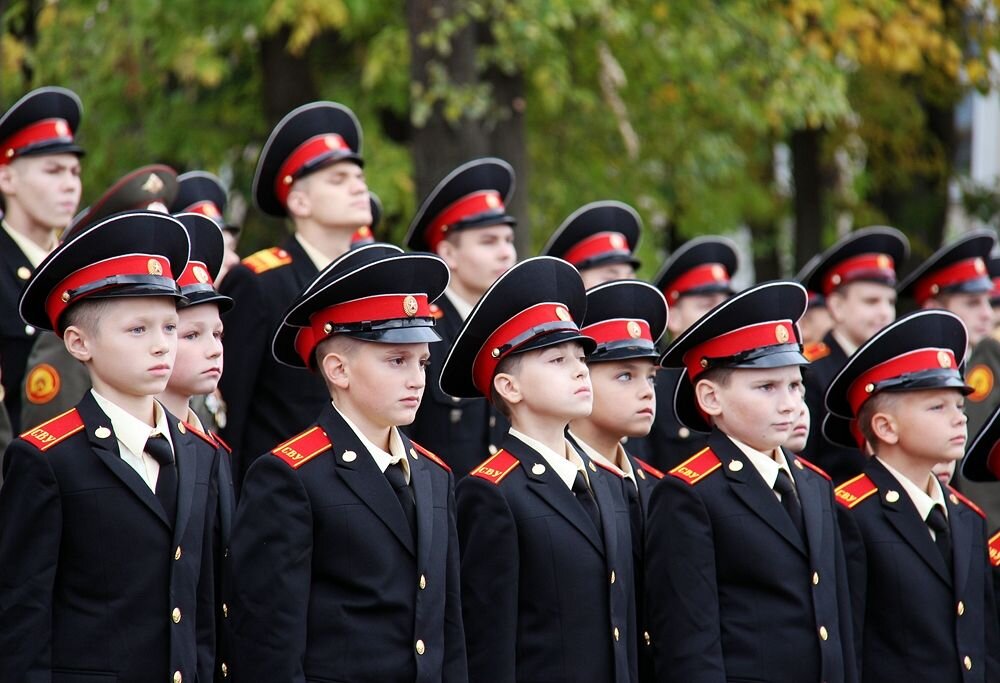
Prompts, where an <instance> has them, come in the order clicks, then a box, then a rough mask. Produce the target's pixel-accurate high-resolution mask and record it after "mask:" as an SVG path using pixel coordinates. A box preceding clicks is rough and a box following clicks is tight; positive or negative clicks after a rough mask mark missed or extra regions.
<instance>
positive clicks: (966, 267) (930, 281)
mask: <svg viewBox="0 0 1000 683" xmlns="http://www.w3.org/2000/svg"><path fill="white" fill-rule="evenodd" d="M984 277H989V275H987V271H986V264H985V263H984V262H983V259H981V258H979V257H978V256H975V257H973V258H967V259H964V260H962V261H958V262H957V263H953V264H951V265H950V266H947V267H945V268H941V269H940V270H936V271H934V272H933V273H929V274H928V275H927V276H925V277H924V278H922V279H921V280H920V281H919V282H917V286H916V287H915V288H914V292H913V296H914V298H915V299H916V300H917V303H918V304H920V305H921V306H923V304H924V302H925V301H927V300H928V299H931V298H933V297H935V296H937V294H938V292H940V291H941V290H942V289H944V288H946V287H953V286H955V285H960V284H962V283H963V282H968V281H970V280H978V279H980V278H984Z"/></svg>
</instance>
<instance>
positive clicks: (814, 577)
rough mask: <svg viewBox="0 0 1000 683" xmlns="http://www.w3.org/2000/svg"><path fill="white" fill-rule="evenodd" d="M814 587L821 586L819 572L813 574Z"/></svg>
mask: <svg viewBox="0 0 1000 683" xmlns="http://www.w3.org/2000/svg"><path fill="white" fill-rule="evenodd" d="M813 585H814V586H818V585H819V572H813Z"/></svg>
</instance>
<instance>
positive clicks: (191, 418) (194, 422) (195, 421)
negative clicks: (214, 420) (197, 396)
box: [184, 406, 208, 434]
mask: <svg viewBox="0 0 1000 683" xmlns="http://www.w3.org/2000/svg"><path fill="white" fill-rule="evenodd" d="M184 421H185V422H187V423H188V424H189V425H191V426H192V427H194V428H195V429H197V430H198V431H199V432H201V433H202V434H208V431H207V430H206V429H205V427H204V425H202V423H201V418H200V417H198V413H196V412H194V411H193V410H192V409H191V406H188V412H187V417H186V418H184Z"/></svg>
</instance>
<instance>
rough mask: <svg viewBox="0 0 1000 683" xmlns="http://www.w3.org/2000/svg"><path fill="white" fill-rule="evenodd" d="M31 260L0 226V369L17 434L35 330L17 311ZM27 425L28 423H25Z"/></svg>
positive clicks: (19, 426)
mask: <svg viewBox="0 0 1000 683" xmlns="http://www.w3.org/2000/svg"><path fill="white" fill-rule="evenodd" d="M34 270H35V269H34V267H33V266H32V265H31V261H29V260H28V257H27V256H25V255H24V252H23V251H21V248H20V247H19V246H17V242H15V241H14V240H13V239H11V236H10V235H8V234H7V231H6V230H3V229H2V228H0V372H2V378H3V387H4V399H3V402H4V405H5V406H7V413H8V415H10V422H11V425H12V427H13V429H14V433H15V434H17V433H18V432H19V431H20V430H21V382H22V381H23V380H24V368H25V366H26V365H27V364H28V354H29V353H31V345H32V344H34V343H35V336H36V334H37V332H36V331H35V328H34V327H32V326H31V325H25V324H24V321H23V320H21V314H20V313H18V308H17V305H18V302H19V301H20V299H21V292H22V291H23V290H24V285H25V283H26V282H27V281H28V278H29V277H31V273H32V272H33V271H34ZM28 426H30V425H28Z"/></svg>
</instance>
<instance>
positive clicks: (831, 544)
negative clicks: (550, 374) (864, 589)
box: [646, 431, 889, 683]
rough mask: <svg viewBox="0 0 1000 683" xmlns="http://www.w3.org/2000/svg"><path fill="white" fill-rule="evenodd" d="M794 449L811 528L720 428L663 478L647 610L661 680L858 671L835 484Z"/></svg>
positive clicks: (651, 528) (843, 676) (704, 682)
mask: <svg viewBox="0 0 1000 683" xmlns="http://www.w3.org/2000/svg"><path fill="white" fill-rule="evenodd" d="M785 458H786V460H787V461H788V463H789V465H790V470H791V473H792V478H793V480H794V483H795V487H796V491H797V493H798V496H799V499H800V500H801V503H802V511H803V516H804V521H805V530H806V534H805V536H806V537H805V538H803V537H802V536H801V535H800V534H799V533H798V531H797V530H796V528H795V526H794V525H793V523H792V520H791V518H790V517H789V516H788V514H787V513H786V512H785V510H784V509H783V508H782V506H781V503H780V502H779V501H778V499H777V497H776V496H775V495H774V491H773V490H772V489H770V488H769V487H768V486H767V484H766V483H765V482H764V480H763V479H762V478H761V477H760V476H759V475H758V473H757V471H756V469H755V468H754V466H753V464H752V463H751V462H750V460H749V459H748V458H747V457H746V455H744V453H743V452H742V451H741V450H740V449H739V448H738V447H737V446H736V445H735V444H734V443H733V442H732V441H730V440H729V438H728V437H727V436H725V435H724V434H723V433H721V432H719V431H714V432H712V434H711V436H710V437H709V440H708V449H707V450H705V451H703V452H701V453H700V454H698V455H696V456H694V457H693V458H691V459H690V460H689V461H687V462H685V463H684V464H682V465H680V466H678V467H677V468H675V469H674V470H672V471H671V472H669V473H668V474H667V476H665V477H664V478H663V479H662V480H661V481H660V483H659V484H658V485H657V486H656V488H655V489H654V490H653V495H652V497H651V499H650V501H649V515H648V519H647V526H646V617H647V619H648V623H649V628H650V633H651V636H652V640H653V656H654V661H655V667H656V680H657V681H677V682H678V683H709V682H712V683H724V682H726V681H769V682H772V683H805V682H806V681H827V682H828V683H833V682H835V681H856V680H857V678H856V673H855V658H854V650H853V641H852V632H851V619H850V612H849V607H850V596H849V595H848V588H847V577H846V568H845V563H844V554H843V546H842V543H841V539H840V534H839V531H838V529H837V524H836V517H835V513H834V510H833V486H832V485H831V483H830V481H829V480H828V479H827V478H826V477H825V476H824V475H822V474H821V473H819V472H817V471H816V470H815V469H814V468H813V467H811V466H809V465H808V464H804V463H803V461H802V460H801V459H800V458H796V457H795V456H794V455H792V454H790V453H787V452H786V454H785ZM885 680H889V679H885Z"/></svg>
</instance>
